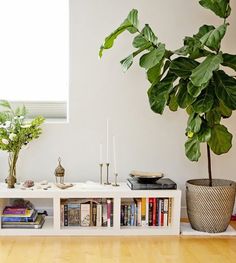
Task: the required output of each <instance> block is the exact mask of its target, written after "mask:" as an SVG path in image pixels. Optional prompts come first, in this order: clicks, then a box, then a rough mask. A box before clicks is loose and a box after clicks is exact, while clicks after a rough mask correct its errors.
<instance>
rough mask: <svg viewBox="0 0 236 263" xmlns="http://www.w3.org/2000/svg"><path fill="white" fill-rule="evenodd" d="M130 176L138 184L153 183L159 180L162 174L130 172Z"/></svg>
mask: <svg viewBox="0 0 236 263" xmlns="http://www.w3.org/2000/svg"><path fill="white" fill-rule="evenodd" d="M130 176H131V177H133V178H136V179H137V180H138V181H139V182H140V183H151V182H153V183H154V182H156V181H157V180H159V179H161V178H162V177H163V176H164V174H163V173H160V172H143V171H131V172H130Z"/></svg>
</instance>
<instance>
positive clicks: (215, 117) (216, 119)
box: [206, 108, 221, 127]
mask: <svg viewBox="0 0 236 263" xmlns="http://www.w3.org/2000/svg"><path fill="white" fill-rule="evenodd" d="M220 120H221V114H220V112H219V110H218V109H216V108H215V109H212V110H210V111H208V112H207V113H206V121H207V124H208V126H210V127H213V126H214V125H215V124H219V123H220Z"/></svg>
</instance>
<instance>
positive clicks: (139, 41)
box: [132, 34, 149, 48]
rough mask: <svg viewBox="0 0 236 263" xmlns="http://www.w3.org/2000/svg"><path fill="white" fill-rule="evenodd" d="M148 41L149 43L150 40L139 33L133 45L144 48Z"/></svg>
mask: <svg viewBox="0 0 236 263" xmlns="http://www.w3.org/2000/svg"><path fill="white" fill-rule="evenodd" d="M147 43H149V41H148V40H146V39H145V38H144V36H143V35H142V34H139V35H137V36H136V37H135V38H134V40H133V43H132V44H133V47H135V48H142V47H144V46H146V45H147Z"/></svg>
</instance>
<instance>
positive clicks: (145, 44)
mask: <svg viewBox="0 0 236 263" xmlns="http://www.w3.org/2000/svg"><path fill="white" fill-rule="evenodd" d="M199 3H200V5H201V6H203V7H204V8H206V9H209V10H210V11H212V12H214V13H215V14H216V15H217V16H219V17H220V18H222V24H220V25H219V26H214V25H203V26H201V27H200V28H199V30H198V32H197V33H196V34H194V35H193V36H186V37H185V38H184V40H183V46H182V47H181V48H179V49H177V50H174V51H171V50H168V49H167V48H166V46H165V44H163V43H161V42H160V40H159V39H158V37H157V35H156V34H155V33H154V32H153V30H152V29H151V27H150V26H149V25H147V24H146V25H144V27H143V28H141V27H140V25H139V20H138V11H137V10H135V9H133V10H131V11H130V13H129V15H128V17H127V18H126V19H125V20H124V22H123V23H122V24H121V25H120V26H119V27H118V28H117V29H116V30H115V31H114V32H113V33H111V34H110V35H109V36H108V37H106V39H105V41H104V43H103V45H102V46H101V48H100V52H99V56H100V57H102V55H103V52H104V50H105V49H110V48H112V46H113V44H114V41H115V39H116V38H117V37H118V36H119V35H120V34H121V33H124V32H126V31H128V32H129V33H130V34H133V35H134V38H133V42H132V45H133V47H134V51H133V53H132V54H130V55H128V56H127V57H126V58H125V59H123V60H121V66H122V68H123V70H124V71H127V70H128V69H129V67H130V66H131V65H132V64H133V61H134V59H135V57H136V56H138V55H140V56H139V66H140V67H142V68H143V69H144V70H145V72H146V75H147V79H148V81H149V82H150V88H149V89H148V92H147V93H148V97H149V102H150V107H151V109H152V110H153V111H154V112H155V113H158V114H163V112H164V109H165V108H166V107H169V109H170V110H171V111H177V110H178V108H181V109H185V110H186V112H187V114H188V115H189V118H188V122H187V127H186V136H187V141H186V143H185V154H186V156H187V157H188V159H189V160H191V161H198V160H199V158H200V156H201V150H200V144H201V143H206V144H207V153H208V154H207V156H208V174H209V185H212V174H211V155H210V151H213V152H214V153H215V154H217V155H220V154H223V153H226V152H228V151H229V149H230V148H231V146H232V134H231V133H230V132H229V131H228V129H227V128H226V127H225V126H224V125H223V124H222V123H221V121H222V119H224V118H229V117H230V116H231V114H232V111H233V110H235V109H236V79H235V76H230V75H228V74H227V73H226V72H225V71H224V69H225V67H229V68H231V69H233V70H234V71H236V55H232V54H228V53H224V52H223V51H222V50H221V41H222V39H223V38H224V36H225V34H226V32H227V28H228V26H229V24H228V23H227V17H228V16H229V15H230V13H231V8H230V3H229V0H201V1H199Z"/></svg>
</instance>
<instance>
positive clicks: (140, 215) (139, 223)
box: [137, 199, 142, 226]
mask: <svg viewBox="0 0 236 263" xmlns="http://www.w3.org/2000/svg"><path fill="white" fill-rule="evenodd" d="M137 207H138V215H137V225H138V226H142V201H141V199H138V200H137Z"/></svg>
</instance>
